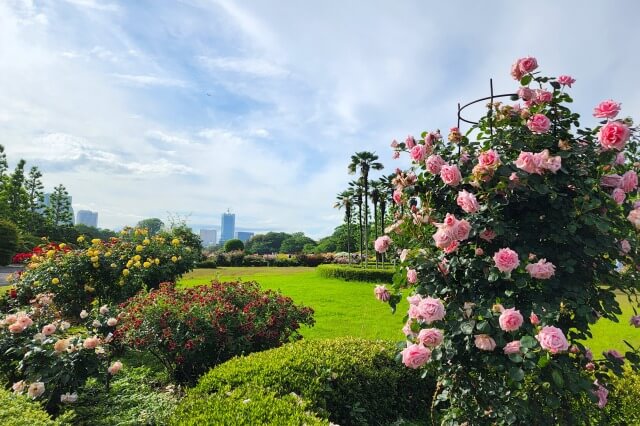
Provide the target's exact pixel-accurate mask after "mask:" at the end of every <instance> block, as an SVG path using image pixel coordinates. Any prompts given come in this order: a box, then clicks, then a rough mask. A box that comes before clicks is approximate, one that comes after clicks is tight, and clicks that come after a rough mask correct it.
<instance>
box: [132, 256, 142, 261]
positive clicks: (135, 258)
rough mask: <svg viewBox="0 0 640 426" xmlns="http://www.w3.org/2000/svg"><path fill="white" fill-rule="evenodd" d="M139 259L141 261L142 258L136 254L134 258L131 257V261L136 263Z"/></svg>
mask: <svg viewBox="0 0 640 426" xmlns="http://www.w3.org/2000/svg"><path fill="white" fill-rule="evenodd" d="M140 259H142V257H141V256H140V255H139V254H136V255H135V256H133V260H135V261H136V262H139V261H140Z"/></svg>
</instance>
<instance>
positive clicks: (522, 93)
mask: <svg viewBox="0 0 640 426" xmlns="http://www.w3.org/2000/svg"><path fill="white" fill-rule="evenodd" d="M517 93H518V97H519V98H520V99H523V100H525V101H528V100H531V99H533V97H534V96H535V92H534V91H533V90H531V89H529V88H528V87H521V88H519V89H518V92H517Z"/></svg>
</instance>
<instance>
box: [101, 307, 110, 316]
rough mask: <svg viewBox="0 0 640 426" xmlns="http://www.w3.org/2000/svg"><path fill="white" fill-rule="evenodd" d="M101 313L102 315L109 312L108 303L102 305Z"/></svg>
mask: <svg viewBox="0 0 640 426" xmlns="http://www.w3.org/2000/svg"><path fill="white" fill-rule="evenodd" d="M100 313H101V314H102V315H107V314H108V313H109V308H108V307H107V305H102V306H100Z"/></svg>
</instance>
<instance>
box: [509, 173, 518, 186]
mask: <svg viewBox="0 0 640 426" xmlns="http://www.w3.org/2000/svg"><path fill="white" fill-rule="evenodd" d="M509 180H510V181H511V183H512V184H513V185H517V184H519V183H520V178H519V177H518V174H517V173H516V172H511V174H510V175H509Z"/></svg>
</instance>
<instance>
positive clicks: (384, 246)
mask: <svg viewBox="0 0 640 426" xmlns="http://www.w3.org/2000/svg"><path fill="white" fill-rule="evenodd" d="M391 243H392V241H391V238H389V237H388V236H387V235H383V236H381V237H378V238H377V239H376V241H375V243H373V247H374V248H375V250H376V251H377V252H378V253H385V252H386V251H387V250H389V246H390V245H391Z"/></svg>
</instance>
